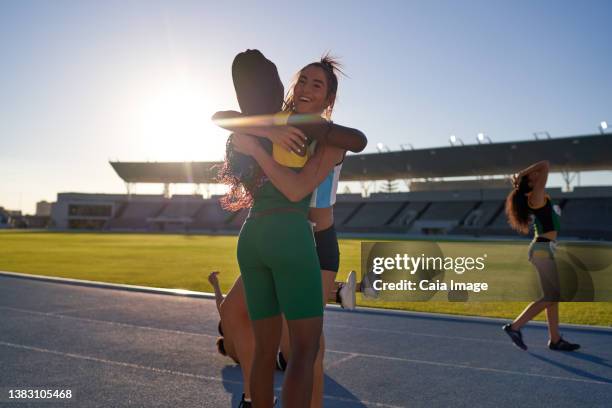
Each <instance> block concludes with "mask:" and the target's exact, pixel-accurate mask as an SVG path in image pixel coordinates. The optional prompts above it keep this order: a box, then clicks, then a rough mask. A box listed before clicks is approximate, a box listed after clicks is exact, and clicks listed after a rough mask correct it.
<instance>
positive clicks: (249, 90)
mask: <svg viewBox="0 0 612 408" xmlns="http://www.w3.org/2000/svg"><path fill="white" fill-rule="evenodd" d="M232 78H233V80H234V89H235V91H236V97H237V98H238V104H239V105H240V110H241V112H242V113H243V114H245V115H265V114H274V113H276V112H279V111H280V110H281V109H282V107H283V94H284V87H283V83H282V81H281V80H280V77H279V75H278V70H277V69H276V65H274V63H273V62H272V61H270V60H268V59H267V58H266V57H265V56H264V55H263V54H262V53H261V52H260V51H258V50H247V51H245V52H241V53H240V54H238V55H236V57H235V58H234V62H233V63H232ZM258 140H259V142H260V143H261V144H262V145H263V146H264V148H266V150H268V151H271V150H272V145H271V143H270V141H268V140H267V139H264V138H258ZM264 179H265V174H264V173H263V171H262V170H261V168H260V167H259V165H258V164H257V162H256V161H255V160H254V159H253V158H252V157H250V156H246V155H244V154H241V153H238V152H237V151H236V150H235V149H234V146H233V145H232V143H231V139H229V138H228V141H227V144H226V146H225V161H224V163H223V165H222V166H221V169H220V170H219V173H218V175H217V180H218V181H219V182H221V183H223V184H227V185H229V188H230V189H229V192H228V193H227V194H226V195H225V196H223V197H222V198H221V200H220V202H221V206H222V207H223V208H224V209H226V210H229V211H239V210H241V209H243V208H249V207H251V206H252V205H253V197H254V196H255V193H256V192H257V190H258V189H259V188H260V187H261V185H262V184H263V181H264Z"/></svg>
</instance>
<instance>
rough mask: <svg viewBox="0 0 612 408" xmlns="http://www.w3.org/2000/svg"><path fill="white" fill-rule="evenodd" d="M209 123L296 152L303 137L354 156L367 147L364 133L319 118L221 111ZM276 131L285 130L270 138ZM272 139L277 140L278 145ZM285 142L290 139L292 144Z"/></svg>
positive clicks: (315, 116)
mask: <svg viewBox="0 0 612 408" xmlns="http://www.w3.org/2000/svg"><path fill="white" fill-rule="evenodd" d="M212 119H213V122H215V123H216V124H217V125H218V126H221V127H222V128H224V129H227V130H229V131H232V132H240V133H247V134H252V135H255V136H259V137H267V138H269V139H270V140H272V142H273V143H278V144H281V145H283V146H285V145H289V147H291V148H293V149H295V147H296V146H297V147H298V148H299V145H300V144H302V143H303V142H304V141H305V140H306V137H305V136H304V134H306V135H307V136H308V137H309V138H311V139H314V140H317V141H320V142H325V143H327V144H329V145H332V146H336V147H339V148H340V149H342V150H347V151H349V152H353V153H359V152H361V151H362V150H363V149H365V147H366V145H367V144H368V139H367V138H366V136H365V134H363V132H361V131H359V130H357V129H352V128H349V127H346V126H341V125H338V124H336V123H332V122H328V121H326V120H325V119H323V118H322V117H321V116H318V115H308V114H306V115H303V114H290V115H289V114H286V115H283V112H281V113H280V114H277V115H263V116H253V117H246V116H243V115H242V114H241V113H239V112H235V111H221V112H217V113H215V114H214V115H213V117H212ZM245 119H246V120H245ZM285 125H286V126H285ZM279 128H280V129H286V130H285V131H284V132H283V133H282V134H279V135H277V136H276V135H271V136H270V132H273V130H271V129H279ZM298 129H299V131H301V132H300V133H297V132H296V131H297V130H298ZM285 133H286V134H285ZM296 134H297V136H299V137H302V138H303V139H299V138H298V137H295V136H294V135H296ZM272 138H275V139H276V140H279V142H277V141H276V140H273V139H272ZM287 139H291V141H289V140H287ZM285 142H286V143H285ZM286 148H287V147H286ZM287 150H289V149H287ZM300 150H301V149H300ZM298 153H299V152H298Z"/></svg>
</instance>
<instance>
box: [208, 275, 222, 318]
mask: <svg viewBox="0 0 612 408" xmlns="http://www.w3.org/2000/svg"><path fill="white" fill-rule="evenodd" d="M218 274H219V271H213V272H211V273H210V275H208V282H209V283H210V285H211V286H212V287H213V290H214V291H215V303H216V304H217V312H219V315H221V304H222V303H223V300H224V298H223V292H221V288H220V287H219V279H218V278H217V275H218Z"/></svg>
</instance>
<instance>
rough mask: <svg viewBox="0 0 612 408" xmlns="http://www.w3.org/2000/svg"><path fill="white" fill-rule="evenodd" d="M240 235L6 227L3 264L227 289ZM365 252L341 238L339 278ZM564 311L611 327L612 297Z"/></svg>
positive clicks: (497, 311)
mask: <svg viewBox="0 0 612 408" xmlns="http://www.w3.org/2000/svg"><path fill="white" fill-rule="evenodd" d="M236 240H237V237H233V236H204V235H161V234H98V233H48V232H23V231H0V270H3V271H10V272H22V273H30V274H37V275H46V276H58V277H65V278H75V279H85V280H94V281H103V282H112V283H125V284H131V285H143V286H153V287H164V288H180V289H190V290H197V291H206V292H209V291H211V287H210V285H209V284H208V282H207V280H206V277H207V275H208V272H209V271H211V270H219V271H221V274H220V276H219V279H220V282H221V286H222V288H223V290H224V291H225V290H227V289H228V288H229V287H230V286H231V284H232V283H233V282H234V280H235V279H236V277H237V276H238V273H239V271H238V265H237V263H236ZM440 246H441V247H443V249H444V253H445V254H447V253H449V254H452V253H455V252H456V253H459V252H462V251H463V252H465V251H467V250H472V251H473V250H475V249H477V250H478V251H479V252H483V251H484V252H487V253H489V257H490V258H489V259H498V260H499V261H497V262H496V263H493V264H491V265H490V266H491V268H498V269H499V270H507V271H508V272H509V273H512V269H516V268H517V266H516V265H517V264H518V265H520V267H521V268H522V269H525V270H530V268H531V267H530V265H529V264H528V263H527V261H526V259H524V260H523V258H524V257H525V254H526V244H525V243H524V242H521V243H513V242H507V243H495V242H491V243H488V242H477V243H474V242H441V243H440ZM581 247H584V245H581ZM578 249H580V248H578ZM360 250H361V241H360V240H341V241H340V251H341V253H342V256H341V265H340V268H341V269H340V273H339V275H338V279H344V277H345V276H346V273H347V272H348V271H349V270H351V269H355V270H359V269H360ZM597 250H598V251H600V252H601V253H603V254H604V255H605V256H604V257H603V258H601V257H600V258H601V259H610V254H611V253H612V247H610V246H599V247H598V248H597ZM608 266H609V265H608ZM608 269H609V268H608ZM608 269H606V270H608ZM608 275H609V274H608ZM359 304H360V305H363V306H373V307H383V308H395V309H403V310H414V311H424V312H434V313H451V314H462V315H473V316H489V317H503V318H513V317H514V316H515V315H516V314H518V313H519V312H520V311H521V310H522V309H523V308H524V306H525V305H526V303H524V302H467V303H451V302H380V301H377V302H371V301H370V302H365V301H362V300H361V299H360V298H359ZM560 313H561V320H562V321H563V322H566V323H578V324H591V325H603V326H610V325H612V302H596V303H587V302H584V303H562V304H561V310H560ZM540 318H543V316H540Z"/></svg>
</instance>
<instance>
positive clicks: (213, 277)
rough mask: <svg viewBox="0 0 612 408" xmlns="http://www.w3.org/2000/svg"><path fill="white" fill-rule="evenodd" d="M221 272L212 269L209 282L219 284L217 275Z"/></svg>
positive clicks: (213, 284)
mask: <svg viewBox="0 0 612 408" xmlns="http://www.w3.org/2000/svg"><path fill="white" fill-rule="evenodd" d="M218 274H219V271H212V272H211V273H210V275H208V282H209V283H210V284H211V285H212V286H215V285H216V284H219V279H218V278H217V275H218Z"/></svg>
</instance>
